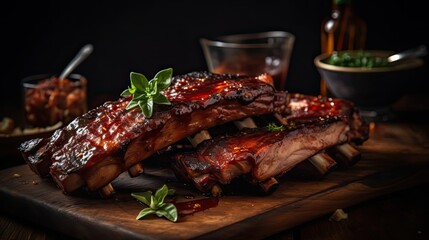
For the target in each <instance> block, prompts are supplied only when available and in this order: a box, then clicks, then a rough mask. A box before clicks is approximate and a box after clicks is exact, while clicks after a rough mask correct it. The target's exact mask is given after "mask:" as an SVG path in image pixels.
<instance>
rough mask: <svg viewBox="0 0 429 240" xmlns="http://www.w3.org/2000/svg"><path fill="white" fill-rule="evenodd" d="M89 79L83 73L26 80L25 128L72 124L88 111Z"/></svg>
mask: <svg viewBox="0 0 429 240" xmlns="http://www.w3.org/2000/svg"><path fill="white" fill-rule="evenodd" d="M86 87H87V80H86V78H85V77H83V76H82V75H79V74H71V75H70V76H69V77H67V79H61V80H60V79H59V78H58V76H55V75H52V74H41V75H33V76H29V77H26V78H24V79H23V80H22V88H23V103H24V124H25V127H47V126H52V125H54V124H56V123H58V122H60V121H61V122H62V123H63V124H68V123H70V122H71V121H73V119H75V118H76V117H78V116H80V115H82V114H83V113H85V112H87V90H86Z"/></svg>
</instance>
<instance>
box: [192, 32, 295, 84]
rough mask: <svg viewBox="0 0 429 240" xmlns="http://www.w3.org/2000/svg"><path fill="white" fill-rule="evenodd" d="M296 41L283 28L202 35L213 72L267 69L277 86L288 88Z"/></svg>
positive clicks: (248, 72)
mask: <svg viewBox="0 0 429 240" xmlns="http://www.w3.org/2000/svg"><path fill="white" fill-rule="evenodd" d="M294 42H295V36H294V35H293V34H292V33H289V32H283V31H272V32H260V33H250V34H235V35H226V36H221V37H217V38H216V39H213V40H209V39H206V38H201V39H200V44H201V46H202V49H203V53H204V57H205V60H206V63H207V67H208V70H209V71H210V72H213V73H230V74H241V75H248V76H256V75H259V74H263V73H267V74H269V75H271V76H272V78H273V81H274V86H275V88H276V89H277V90H285V86H286V78H287V74H288V70H289V63H290V58H291V55H292V50H293V46H294Z"/></svg>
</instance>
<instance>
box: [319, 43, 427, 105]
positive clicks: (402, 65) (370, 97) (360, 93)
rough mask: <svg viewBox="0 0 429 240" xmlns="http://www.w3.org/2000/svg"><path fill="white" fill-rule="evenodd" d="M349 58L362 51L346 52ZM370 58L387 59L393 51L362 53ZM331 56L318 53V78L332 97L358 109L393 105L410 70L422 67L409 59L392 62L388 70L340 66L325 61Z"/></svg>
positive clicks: (421, 62) (409, 74)
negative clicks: (323, 81) (350, 103)
mask: <svg viewBox="0 0 429 240" xmlns="http://www.w3.org/2000/svg"><path fill="white" fill-rule="evenodd" d="M348 52H349V53H350V55H356V54H358V53H362V51H348ZM364 52H365V53H367V54H368V55H369V56H374V57H388V56H390V55H391V54H393V52H390V51H375V50H365V51H364ZM330 56H331V54H321V55H319V56H317V57H316V58H315V59H314V64H315V65H316V67H317V69H318V71H319V73H320V75H321V76H322V78H323V79H324V80H325V81H326V83H327V86H328V90H329V91H330V92H331V93H332V94H333V95H334V97H338V98H344V99H347V100H350V101H353V102H354V103H355V104H356V105H357V106H360V107H368V108H382V107H386V106H390V105H392V104H393V103H394V102H395V101H397V100H398V99H399V98H400V97H401V96H403V95H404V94H405V90H406V89H407V83H408V82H409V80H410V78H411V76H412V73H413V71H415V69H417V68H418V67H421V66H422V65H423V60H422V59H419V58H412V59H406V60H401V61H399V62H397V63H394V64H393V63H392V64H391V65H389V66H387V67H374V68H365V67H341V66H335V65H330V64H328V63H325V62H324V61H325V60H326V59H327V58H328V57H330Z"/></svg>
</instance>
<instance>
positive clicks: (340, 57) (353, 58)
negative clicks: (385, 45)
mask: <svg viewBox="0 0 429 240" xmlns="http://www.w3.org/2000/svg"><path fill="white" fill-rule="evenodd" d="M324 62H325V63H327V64H331V65H335V66H341V67H356V68H375V67H387V66H388V65H389V62H388V61H387V58H384V57H375V56H370V55H368V54H367V53H365V52H364V51H362V52H358V53H357V54H355V55H354V54H353V55H352V54H350V53H348V52H333V53H332V55H331V56H330V57H329V58H327V59H326V60H324Z"/></svg>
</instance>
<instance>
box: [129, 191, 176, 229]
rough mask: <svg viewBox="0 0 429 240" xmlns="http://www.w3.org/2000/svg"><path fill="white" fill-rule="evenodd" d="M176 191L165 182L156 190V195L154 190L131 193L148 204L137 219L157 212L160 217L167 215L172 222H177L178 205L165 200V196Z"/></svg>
mask: <svg viewBox="0 0 429 240" xmlns="http://www.w3.org/2000/svg"><path fill="white" fill-rule="evenodd" d="M174 192H175V191H174V189H168V187H167V185H165V184H164V185H163V186H162V188H160V189H158V190H157V191H156V192H155V195H152V191H146V192H138V193H131V196H132V197H134V198H135V199H137V200H138V201H140V202H142V203H144V204H146V205H147V206H148V207H147V208H144V209H143V210H141V211H140V213H139V214H138V215H137V217H136V219H137V220H140V219H142V218H144V217H146V216H147V215H150V214H156V215H157V216H158V217H165V218H167V219H168V220H170V221H172V222H177V219H178V213H177V208H176V206H174V204H172V203H166V202H164V199H165V197H166V196H167V195H174Z"/></svg>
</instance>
